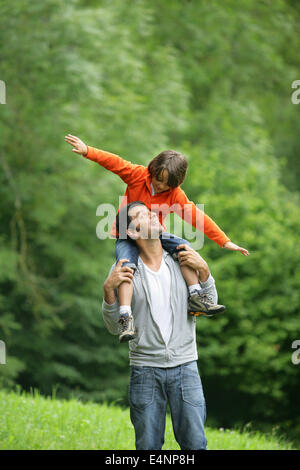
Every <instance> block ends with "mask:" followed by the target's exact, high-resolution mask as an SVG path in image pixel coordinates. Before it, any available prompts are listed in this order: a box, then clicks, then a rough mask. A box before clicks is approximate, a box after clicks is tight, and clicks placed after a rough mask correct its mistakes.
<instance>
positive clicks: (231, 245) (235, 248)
mask: <svg viewBox="0 0 300 470" xmlns="http://www.w3.org/2000/svg"><path fill="white" fill-rule="evenodd" d="M223 248H227V250H233V251H240V252H241V253H242V255H244V256H248V255H250V253H249V251H248V250H246V248H242V247H240V246H238V245H236V244H235V243H232V242H226V243H224V245H223Z"/></svg>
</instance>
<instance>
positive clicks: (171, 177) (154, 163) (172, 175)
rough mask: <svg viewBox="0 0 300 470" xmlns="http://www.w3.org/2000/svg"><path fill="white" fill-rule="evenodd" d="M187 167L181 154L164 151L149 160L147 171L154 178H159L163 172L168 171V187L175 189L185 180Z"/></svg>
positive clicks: (173, 151)
mask: <svg viewBox="0 0 300 470" xmlns="http://www.w3.org/2000/svg"><path fill="white" fill-rule="evenodd" d="M187 167H188V162H187V160H186V158H185V156H184V155H182V153H179V152H176V151H175V150H164V151H163V152H161V153H159V154H158V155H156V157H154V158H153V160H151V162H150V163H149V165H148V170H149V172H150V174H151V175H152V176H155V178H159V177H160V175H161V172H162V171H163V170H168V186H170V187H171V188H177V186H179V185H180V184H181V183H182V182H183V180H184V178H185V174H186V170H187Z"/></svg>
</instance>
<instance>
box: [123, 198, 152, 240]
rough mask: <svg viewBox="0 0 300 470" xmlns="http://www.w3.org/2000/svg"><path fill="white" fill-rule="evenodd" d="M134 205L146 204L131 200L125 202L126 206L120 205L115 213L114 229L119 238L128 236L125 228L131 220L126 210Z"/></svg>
mask: <svg viewBox="0 0 300 470" xmlns="http://www.w3.org/2000/svg"><path fill="white" fill-rule="evenodd" d="M134 206H146V204H145V203H144V202H142V201H133V202H130V203H129V204H127V205H126V206H124V207H122V208H121V209H120V210H119V212H118V213H117V216H116V229H117V230H118V232H119V238H121V239H126V238H130V237H129V235H127V233H126V230H127V229H128V227H129V225H130V222H131V217H130V216H129V215H128V212H129V211H130V209H131V208H132V207H134ZM146 207H147V206H146Z"/></svg>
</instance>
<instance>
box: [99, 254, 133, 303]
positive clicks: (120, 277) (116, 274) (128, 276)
mask: <svg viewBox="0 0 300 470" xmlns="http://www.w3.org/2000/svg"><path fill="white" fill-rule="evenodd" d="M126 261H129V259H120V260H119V261H118V262H117V264H116V266H115V267H114V270H113V271H112V273H111V274H110V276H109V277H108V278H107V279H106V281H105V282H104V300H105V302H107V303H108V304H113V303H115V301H116V298H115V293H114V289H117V287H119V285H120V284H121V283H122V282H129V283H131V282H132V279H133V274H134V271H133V269H131V268H129V266H123V267H122V264H123V263H124V262H126Z"/></svg>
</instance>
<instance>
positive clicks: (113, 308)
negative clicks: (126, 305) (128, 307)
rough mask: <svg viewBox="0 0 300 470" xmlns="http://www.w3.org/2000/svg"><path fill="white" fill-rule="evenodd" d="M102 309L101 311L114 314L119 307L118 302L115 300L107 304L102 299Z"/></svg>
mask: <svg viewBox="0 0 300 470" xmlns="http://www.w3.org/2000/svg"><path fill="white" fill-rule="evenodd" d="M102 307H103V309H105V310H106V311H107V312H115V311H116V310H117V309H118V307H119V302H118V301H117V300H115V302H114V303H113V304H108V303H107V302H105V300H104V299H103V302H102Z"/></svg>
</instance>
